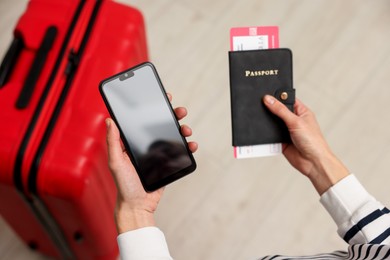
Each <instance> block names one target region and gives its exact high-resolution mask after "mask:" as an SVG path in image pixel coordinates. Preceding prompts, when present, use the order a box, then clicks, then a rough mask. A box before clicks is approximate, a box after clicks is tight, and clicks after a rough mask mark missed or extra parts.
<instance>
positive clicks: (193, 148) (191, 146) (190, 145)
mask: <svg viewBox="0 0 390 260" xmlns="http://www.w3.org/2000/svg"><path fill="white" fill-rule="evenodd" d="M188 148H189V149H190V151H191V152H192V153H195V152H196V151H197V150H198V143H197V142H188Z"/></svg>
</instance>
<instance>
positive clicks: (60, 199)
mask: <svg viewBox="0 0 390 260" xmlns="http://www.w3.org/2000/svg"><path fill="white" fill-rule="evenodd" d="M14 37H15V38H14V41H13V43H12V44H11V47H10V49H9V50H8V52H7V53H6V56H5V58H4V60H3V62H2V65H1V67H0V120H1V121H2V122H3V123H2V127H0V213H1V215H2V217H3V218H4V219H5V220H6V221H7V222H8V223H9V224H10V225H11V226H12V228H13V229H14V230H15V231H16V232H17V233H18V234H19V236H20V237H21V238H22V239H23V240H24V241H25V242H26V243H27V244H28V245H29V246H30V247H31V248H33V249H36V250H39V251H40V252H42V253H44V254H46V255H49V256H52V257H55V258H63V259H115V258H116V257H117V256H118V249H117V244H116V230H115V224H114V220H113V210H114V206H115V205H114V204H115V196H116V190H115V185H114V183H113V181H112V179H111V175H110V173H109V170H108V167H107V158H106V157H107V155H106V148H105V125H104V119H105V118H106V117H107V116H108V114H107V111H106V108H105V106H104V103H103V101H102V100H101V98H100V96H99V92H98V83H99V82H100V80H102V79H104V78H106V77H108V76H110V75H112V74H115V73H118V72H120V71H122V70H124V69H126V68H128V67H130V66H133V65H135V64H137V63H140V62H143V61H146V60H147V48H146V39H145V30H144V22H143V18H142V14H141V13H140V12H139V11H137V10H136V9H134V8H131V7H128V6H124V5H121V4H118V3H115V2H113V1H108V0H107V1H103V0H101V1H100V0H66V1H63V0H31V1H30V2H29V4H28V7H27V10H26V11H25V13H24V14H23V15H22V17H21V18H20V20H19V21H18V24H17V26H16V28H15V31H14Z"/></svg>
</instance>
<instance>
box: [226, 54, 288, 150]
mask: <svg viewBox="0 0 390 260" xmlns="http://www.w3.org/2000/svg"><path fill="white" fill-rule="evenodd" d="M229 70H230V98H231V117H232V133H233V146H248V145H258V144H271V143H289V142H291V140H290V135H289V133H288V130H287V127H286V125H285V124H284V123H283V121H282V120H281V119H279V118H278V117H277V116H275V115H273V114H272V113H271V112H269V111H268V109H267V108H266V107H265V105H264V104H263V101H262V99H263V97H264V96H265V95H266V94H269V95H272V96H274V97H275V98H277V99H278V100H280V101H281V102H282V103H284V104H285V105H286V106H287V107H288V108H289V109H290V110H291V111H293V108H294V103H295V90H294V88H293V81H292V76H293V74H292V53H291V50H289V49H266V50H251V51H231V52H229Z"/></svg>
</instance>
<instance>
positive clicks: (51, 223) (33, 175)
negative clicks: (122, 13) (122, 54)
mask: <svg viewBox="0 0 390 260" xmlns="http://www.w3.org/2000/svg"><path fill="white" fill-rule="evenodd" d="M101 4H102V0H96V4H95V6H94V8H93V11H92V14H91V16H90V20H89V22H88V25H87V28H86V31H85V33H84V36H83V39H82V42H81V44H80V46H79V49H78V51H77V52H75V51H74V50H71V52H70V54H69V56H68V60H69V62H68V65H67V68H66V71H65V73H66V75H67V78H66V82H65V86H64V88H63V89H62V92H61V94H60V97H59V100H58V102H57V104H56V106H55V108H54V111H53V114H52V116H51V118H50V121H49V124H48V126H47V128H46V130H45V133H44V135H43V137H42V139H41V142H40V145H39V147H38V149H37V151H36V153H35V156H34V159H33V161H32V165H31V168H30V171H29V176H28V183H27V185H28V190H29V191H30V192H31V194H32V198H33V201H34V204H35V205H36V206H38V207H37V209H38V210H39V214H40V215H41V216H42V217H43V218H44V220H45V222H46V223H47V224H48V225H47V229H46V230H47V231H48V233H51V234H52V235H53V236H56V237H57V239H58V241H59V242H60V243H59V246H60V247H61V252H62V254H63V255H64V256H68V257H69V259H75V258H74V257H72V255H73V253H72V252H71V249H70V247H69V245H68V244H67V241H66V239H65V237H64V235H63V233H62V232H61V229H60V227H59V225H58V224H57V223H56V220H55V218H54V217H53V216H52V214H51V213H50V211H49V210H48V208H47V207H46V206H45V203H44V201H43V200H42V199H41V198H40V197H39V194H38V188H37V186H38V185H37V180H38V170H39V166H40V163H41V159H42V156H43V154H44V151H45V149H46V146H47V144H48V143H49V140H50V136H51V134H52V132H53V130H54V127H55V125H56V122H57V120H58V118H59V115H60V113H61V109H62V107H63V105H64V103H65V101H66V97H67V95H68V93H69V90H70V89H71V86H72V82H73V79H74V76H75V74H76V71H77V67H78V64H79V61H80V60H81V57H82V55H83V53H84V50H85V48H86V46H87V43H88V40H89V37H90V34H91V32H92V29H93V25H94V23H95V21H96V17H97V15H98V12H99V10H100V7H101ZM81 236H82V234H81ZM81 238H82V237H81ZM69 253H72V255H70V254H69Z"/></svg>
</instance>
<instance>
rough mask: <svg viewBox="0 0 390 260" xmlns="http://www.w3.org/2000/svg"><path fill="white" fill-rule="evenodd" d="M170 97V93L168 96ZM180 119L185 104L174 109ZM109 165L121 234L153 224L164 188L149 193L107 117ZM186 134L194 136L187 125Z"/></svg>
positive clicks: (193, 145) (192, 146)
mask: <svg viewBox="0 0 390 260" xmlns="http://www.w3.org/2000/svg"><path fill="white" fill-rule="evenodd" d="M168 96H169V98H170V99H171V96H170V95H168ZM175 114H176V117H177V119H178V120H180V119H182V118H184V117H185V116H186V115H187V110H186V109H185V108H184V107H178V108H176V109H175ZM106 125H107V148H108V165H109V168H110V171H111V173H112V175H113V178H114V181H115V184H116V186H117V189H118V195H117V205H116V209H115V220H116V225H117V229H118V233H119V234H121V233H123V232H126V231H130V230H135V229H139V228H142V227H148V226H154V225H155V222H154V212H155V211H156V209H157V206H158V203H159V201H160V199H161V196H162V194H163V190H164V188H161V189H158V190H156V191H154V192H150V193H149V192H146V191H145V189H144V188H143V186H142V184H141V181H140V179H139V176H138V174H137V172H136V170H135V168H134V166H133V164H132V163H131V160H130V159H129V156H128V155H127V153H126V151H125V149H124V147H123V145H122V143H121V138H120V134H119V130H118V128H117V126H116V125H115V122H114V121H113V120H112V119H111V118H107V119H106ZM181 133H182V135H183V136H185V137H189V136H191V135H192V130H191V128H189V127H188V126H186V125H182V126H181ZM188 145H189V148H190V150H191V152H193V153H194V152H195V151H196V150H197V149H198V144H197V143H196V142H189V143H188Z"/></svg>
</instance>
